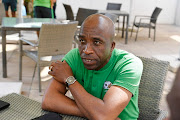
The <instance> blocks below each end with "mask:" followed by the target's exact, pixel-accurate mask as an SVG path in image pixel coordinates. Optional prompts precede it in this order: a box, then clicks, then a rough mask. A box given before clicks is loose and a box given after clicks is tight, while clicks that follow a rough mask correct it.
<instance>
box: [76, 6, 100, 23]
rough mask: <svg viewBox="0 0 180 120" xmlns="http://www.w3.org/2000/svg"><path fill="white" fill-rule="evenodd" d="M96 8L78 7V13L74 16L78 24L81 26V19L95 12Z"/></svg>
mask: <svg viewBox="0 0 180 120" xmlns="http://www.w3.org/2000/svg"><path fill="white" fill-rule="evenodd" d="M97 12H98V10H94V9H87V8H79V9H78V13H77V16H76V21H78V22H79V23H78V25H79V26H81V24H82V23H83V21H84V20H85V19H86V18H87V17H88V16H89V15H92V14H95V13H97Z"/></svg>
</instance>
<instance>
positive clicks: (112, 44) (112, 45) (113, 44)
mask: <svg viewBox="0 0 180 120" xmlns="http://www.w3.org/2000/svg"><path fill="white" fill-rule="evenodd" d="M115 45H116V43H115V42H114V41H113V42H112V43H111V52H112V51H113V50H114V48H115Z"/></svg>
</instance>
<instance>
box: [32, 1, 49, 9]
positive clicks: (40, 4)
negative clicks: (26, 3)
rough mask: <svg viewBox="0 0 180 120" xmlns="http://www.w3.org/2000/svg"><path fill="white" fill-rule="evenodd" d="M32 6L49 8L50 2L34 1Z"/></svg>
mask: <svg viewBox="0 0 180 120" xmlns="http://www.w3.org/2000/svg"><path fill="white" fill-rule="evenodd" d="M33 6H34V7H35V6H41V7H47V8H51V0H34V1H33Z"/></svg>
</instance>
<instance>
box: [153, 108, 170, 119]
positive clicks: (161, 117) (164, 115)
mask: <svg viewBox="0 0 180 120" xmlns="http://www.w3.org/2000/svg"><path fill="white" fill-rule="evenodd" d="M167 114H168V112H167V111H164V110H160V113H159V116H158V118H157V119H156V120H163V119H164V118H166V117H167Z"/></svg>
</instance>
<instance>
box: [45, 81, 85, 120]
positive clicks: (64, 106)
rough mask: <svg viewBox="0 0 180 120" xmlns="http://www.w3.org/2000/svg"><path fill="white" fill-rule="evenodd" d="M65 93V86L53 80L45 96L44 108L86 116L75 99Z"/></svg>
mask: <svg viewBox="0 0 180 120" xmlns="http://www.w3.org/2000/svg"><path fill="white" fill-rule="evenodd" d="M59 87H61V89H60V88H59ZM62 87H63V89H62ZM65 93H66V90H65V86H64V85H62V84H61V83H59V82H57V81H56V80H53V81H52V82H51V84H50V86H49V88H48V90H47V91H46V93H45V96H44V98H43V102H42V108H43V109H45V110H48V111H54V112H58V113H62V114H69V115H75V116H81V117H84V115H83V114H82V113H81V111H80V110H79V108H78V106H77V105H76V103H75V101H74V100H72V99H70V98H68V97H67V96H65V95H64V94H65Z"/></svg>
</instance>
